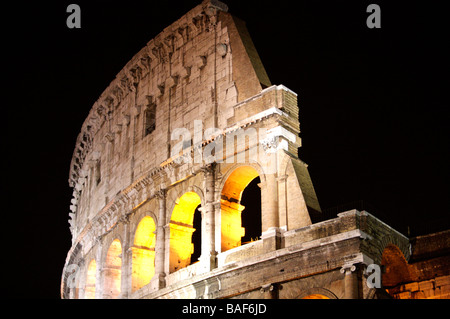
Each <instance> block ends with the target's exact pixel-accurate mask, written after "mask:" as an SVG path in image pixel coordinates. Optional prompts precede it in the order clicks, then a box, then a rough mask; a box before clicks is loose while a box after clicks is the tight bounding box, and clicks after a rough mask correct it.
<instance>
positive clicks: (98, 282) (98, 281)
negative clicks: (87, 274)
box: [95, 237, 104, 299]
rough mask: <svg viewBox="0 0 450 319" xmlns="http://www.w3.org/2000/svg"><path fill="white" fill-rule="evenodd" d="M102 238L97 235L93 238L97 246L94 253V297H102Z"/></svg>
mask: <svg viewBox="0 0 450 319" xmlns="http://www.w3.org/2000/svg"><path fill="white" fill-rule="evenodd" d="M103 241H104V240H103V238H102V237H97V238H96V239H95V245H96V247H97V251H96V253H95V260H96V266H97V267H96V269H95V299H102V298H103V265H104V260H103V259H102V247H103Z"/></svg>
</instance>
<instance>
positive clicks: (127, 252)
mask: <svg viewBox="0 0 450 319" xmlns="http://www.w3.org/2000/svg"><path fill="white" fill-rule="evenodd" d="M119 221H120V222H121V223H122V224H123V243H122V271H121V274H120V281H121V283H120V284H121V287H120V291H121V294H120V295H121V296H120V297H121V298H122V299H127V298H128V296H129V295H130V294H131V272H132V269H131V268H132V264H131V260H132V257H131V246H130V219H129V217H128V216H122V217H121V218H120V220H119Z"/></svg>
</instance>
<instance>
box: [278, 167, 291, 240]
mask: <svg viewBox="0 0 450 319" xmlns="http://www.w3.org/2000/svg"><path fill="white" fill-rule="evenodd" d="M287 177H288V176H287V175H282V176H279V177H278V178H277V181H278V217H279V226H280V228H281V229H283V230H285V231H286V230H288V226H289V220H288V213H287V197H286V195H287V194H286V193H287V185H286V180H287Z"/></svg>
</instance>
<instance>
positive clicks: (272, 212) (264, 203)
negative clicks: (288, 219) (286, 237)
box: [259, 174, 281, 251]
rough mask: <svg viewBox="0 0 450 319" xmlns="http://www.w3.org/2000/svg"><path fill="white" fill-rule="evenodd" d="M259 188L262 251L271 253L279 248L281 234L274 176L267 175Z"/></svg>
mask: <svg viewBox="0 0 450 319" xmlns="http://www.w3.org/2000/svg"><path fill="white" fill-rule="evenodd" d="M259 186H260V187H261V217H262V234H261V239H262V240H263V245H264V250H265V251H272V250H275V249H279V248H280V247H281V232H280V229H279V217H278V182H277V178H276V174H267V175H266V181H265V182H261V183H260V184H259Z"/></svg>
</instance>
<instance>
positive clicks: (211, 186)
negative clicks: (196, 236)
mask: <svg viewBox="0 0 450 319" xmlns="http://www.w3.org/2000/svg"><path fill="white" fill-rule="evenodd" d="M214 170H215V166H214V164H211V165H208V166H207V167H206V168H205V169H204V170H203V172H204V175H205V206H204V207H202V209H201V211H202V222H203V218H204V223H203V225H204V232H203V234H204V235H205V236H204V237H202V241H203V243H202V256H201V257H200V258H201V260H202V262H203V264H204V267H205V269H204V270H205V271H211V270H212V269H214V268H216V267H217V262H216V257H217V251H216V243H215V242H216V222H215V220H216V218H215V215H216V211H215V205H214V194H215V178H214V177H215V174H214Z"/></svg>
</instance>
